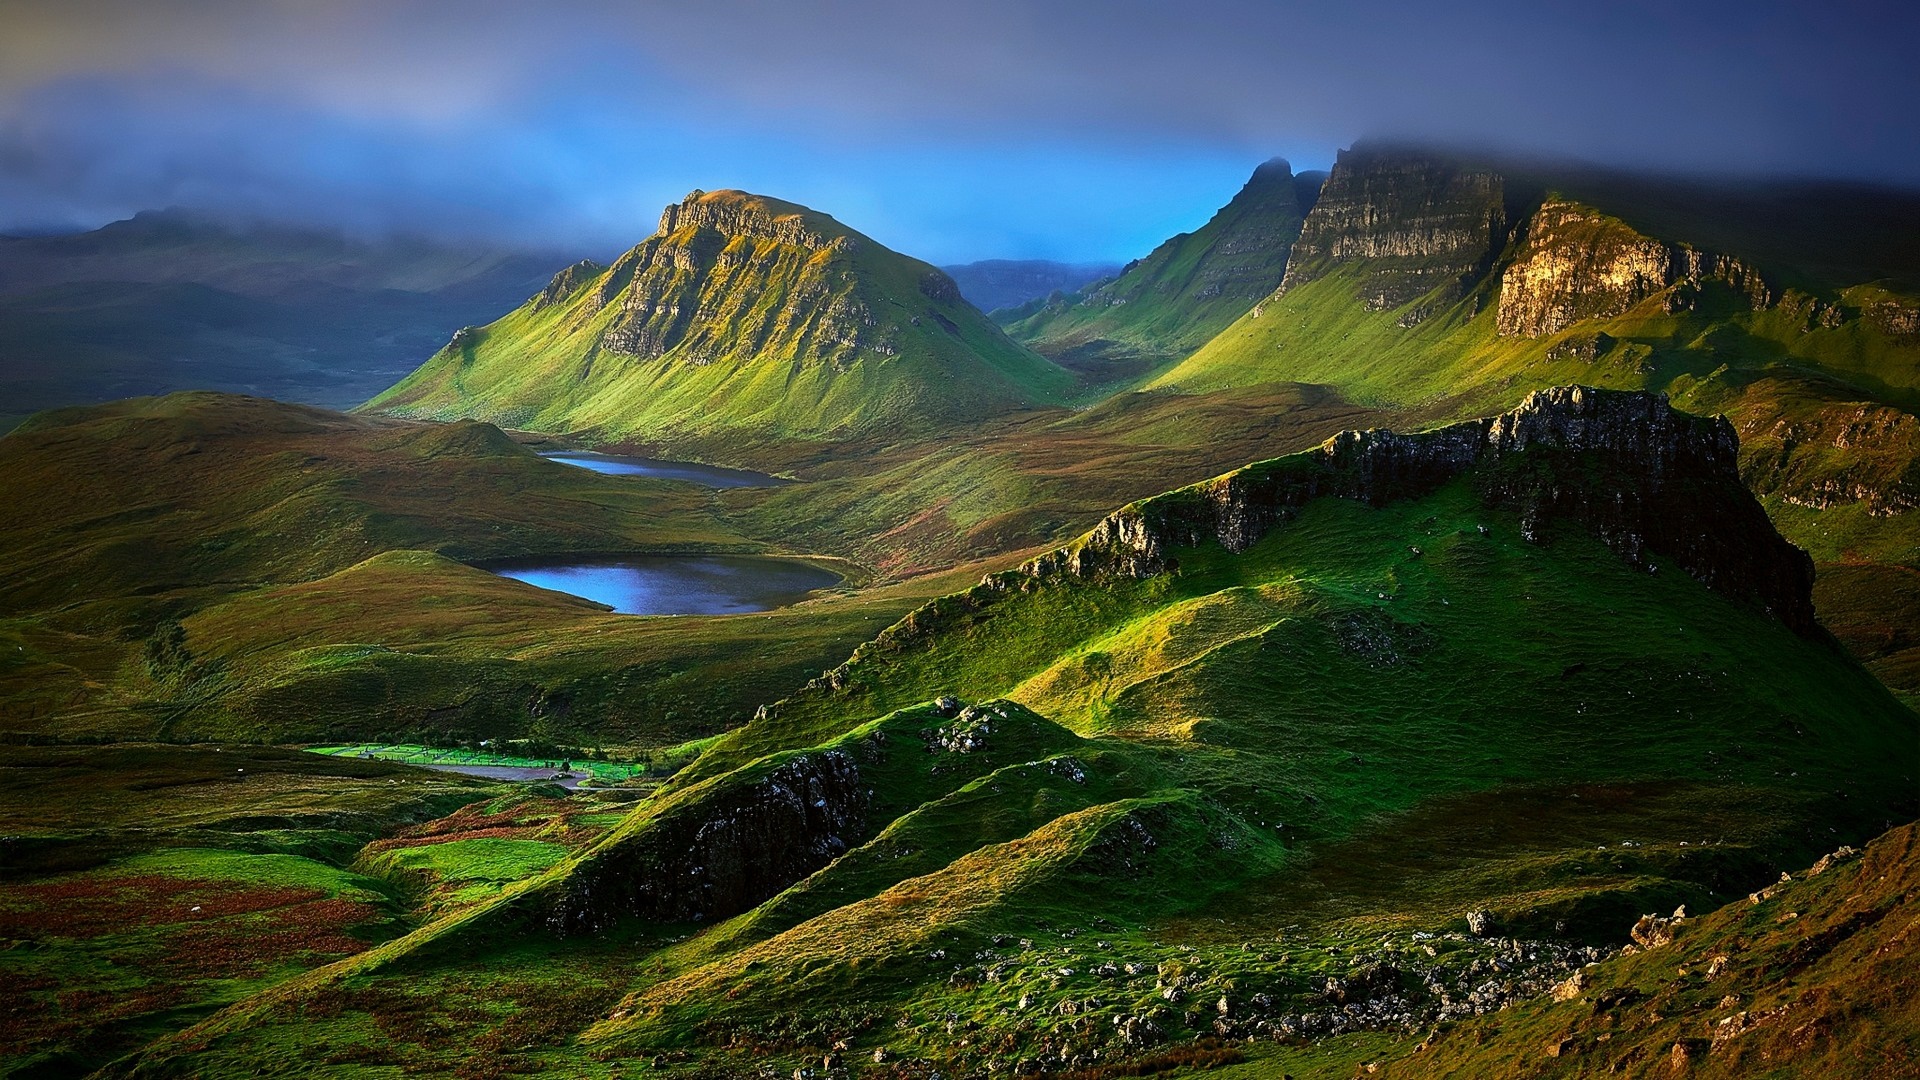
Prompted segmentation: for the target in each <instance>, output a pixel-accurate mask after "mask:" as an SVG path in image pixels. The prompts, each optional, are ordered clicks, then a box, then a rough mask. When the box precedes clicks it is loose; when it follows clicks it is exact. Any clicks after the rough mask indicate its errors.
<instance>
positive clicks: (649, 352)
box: [368, 191, 1072, 443]
mask: <svg viewBox="0 0 1920 1080" xmlns="http://www.w3.org/2000/svg"><path fill="white" fill-rule="evenodd" d="M1071 383H1072V378H1071V376H1069V375H1068V374H1067V373H1066V372H1065V371H1063V370H1061V369H1060V368H1057V367H1055V366H1054V365H1053V364H1051V363H1049V362H1047V361H1046V360H1044V359H1042V358H1041V357H1039V356H1037V355H1035V354H1033V353H1031V352H1028V351H1027V350H1025V349H1023V348H1021V347H1020V346H1018V345H1015V344H1014V343H1013V342H1011V341H1009V340H1008V339H1007V338H1006V336H1005V335H1004V334H1002V333H1001V332H1000V331H999V329H998V328H997V327H995V326H994V325H993V324H992V323H991V322H989V321H988V320H987V319H986V317H985V316H983V315H981V314H980V313H979V311H977V310H976V309H975V308H974V307H973V306H972V305H970V304H968V303H967V302H966V301H965V300H964V299H962V298H961V296H960V293H959V290H958V289H957V288H956V287H955V285H954V283H953V281H952V279H951V278H949V277H947V275H946V274H944V273H942V272H941V271H939V270H936V269H934V268H933V267H931V266H928V265H927V264H925V263H922V262H919V261H918V260H915V259H910V258H907V257H906V256H903V255H899V254H897V253H895V252H892V251H889V250H887V249H886V248H884V247H881V246H880V245H879V244H877V243H875V242H874V241H872V240H870V239H868V238H867V237H864V236H861V235H860V234H858V233H856V232H853V231H852V230H850V229H848V228H846V227H845V226H843V225H841V224H840V223H839V222H837V221H835V220H833V219H832V218H830V217H828V216H827V215H825V214H821V213H818V212H816V211H812V210H808V209H806V208H805V207H800V206H795V205H793V204H791V203H784V202H780V201H779V200H776V199H768V198H764V197H761V196H757V195H748V194H746V193H744V192H738V191H717V192H711V193H703V192H695V193H694V194H693V195H690V196H688V198H687V199H686V201H684V202H682V203H680V204H678V205H675V206H670V207H668V208H667V210H666V212H665V213H664V214H663V215H662V216H661V219H660V228H659V231H658V232H657V233H655V234H654V235H653V236H652V237H650V238H648V239H647V240H646V241H644V242H643V243H641V244H640V245H639V246H638V247H636V248H634V249H633V250H632V251H629V252H628V253H627V254H626V255H624V256H622V257H621V258H620V259H619V260H618V261H617V262H615V263H614V265H613V266H611V267H606V268H600V267H596V266H593V265H591V264H582V265H581V266H577V267H574V268H572V269H571V270H568V271H566V272H564V273H562V274H561V275H560V276H558V277H556V278H555V279H554V281H553V283H552V284H551V285H550V286H549V287H548V289H547V290H546V291H545V292H544V293H542V294H541V295H540V296H538V297H536V298H535V299H533V300H532V301H530V302H528V303H527V304H526V305H525V306H523V307H521V308H520V309H519V310H517V311H514V312H513V313H511V314H509V315H507V316H506V317H504V318H502V319H500V320H499V321H497V322H495V323H493V324H491V325H489V326H485V327H481V328H478V329H472V330H466V331H462V332H461V333H460V334H457V335H455V337H454V340H453V341H452V343H450V344H449V345H448V346H447V347H446V348H445V349H443V350H441V352H440V353H439V354H438V355H436V356H435V357H434V358H433V359H431V360H429V361H428V362H427V363H426V364H424V365H423V366H422V367H421V368H420V369H419V370H418V371H415V372H414V373H413V374H412V375H410V376H408V377H407V378H406V379H405V380H403V381H402V382H401V383H400V384H399V385H397V386H395V387H393V388H392V389H390V390H389V391H387V392H386V393H384V394H382V395H380V396H379V397H378V398H376V399H374V400H373V401H372V402H370V403H369V405H368V408H369V409H372V410H376V411H381V412H387V413H392V414H395V415H402V416H414V417H431V418H441V419H444V418H450V417H457V416H473V417H478V418H481V419H486V420H491V421H494V422H497V423H501V424H505V425H509V426H515V427H523V428H537V429H541V430H549V431H582V432H591V433H593V434H594V435H596V436H598V437H602V438H608V439H613V438H623V439H644V440H669V439H670V440H676V441H680V442H682V443H685V442H687V441H689V440H696V441H697V440H699V439H701V438H702V437H712V436H718V435H725V436H727V437H729V438H732V437H734V436H736V435H738V436H751V437H756V438H769V439H794V440H831V439H844V438H852V437H858V436H886V437H899V436H903V435H908V436H910V435H914V434H922V433H926V432H930V431H934V430H938V429H943V428H951V427H953V426H955V425H960V424H965V423H969V422H973V421H978V420H980V419H983V418H986V417H989V416H994V415H998V414H1002V413H1006V412H1009V411H1013V410H1018V409H1022V408H1029V407H1033V406H1035V405H1045V404H1050V403H1056V402H1058V401H1059V400H1060V397H1061V395H1062V394H1064V393H1066V392H1067V391H1068V389H1069V388H1070V386H1071Z"/></svg>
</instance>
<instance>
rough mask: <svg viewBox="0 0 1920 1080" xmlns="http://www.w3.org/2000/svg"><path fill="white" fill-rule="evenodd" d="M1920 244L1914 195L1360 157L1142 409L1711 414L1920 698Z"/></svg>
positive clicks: (1870, 651)
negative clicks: (1582, 388)
mask: <svg viewBox="0 0 1920 1080" xmlns="http://www.w3.org/2000/svg"><path fill="white" fill-rule="evenodd" d="M1914 231H1920V196H1915V195H1914V194H1912V193H1909V192H1902V191H1898V190H1890V189H1883V188H1874V187H1869V186H1862V185H1845V184H1835V183H1810V182H1809V183H1803V182H1788V181H1777V182H1761V181H1746V182H1735V181H1710V180H1702V179H1691V178H1681V177H1660V176H1647V175H1640V174H1634V173H1631V172H1625V171H1619V170H1608V169H1603V168H1599V167H1596V166H1591V165H1582V164H1567V163H1550V162H1549V163H1542V162H1536V161H1515V160H1509V159H1503V158H1500V157H1497V156H1492V155H1475V154H1470V153H1463V152H1459V151H1453V150H1444V149H1435V148H1431V147H1418V146H1406V145H1399V144H1391V143H1365V144H1360V145H1357V146H1355V147H1354V148H1353V149H1352V150H1349V151H1346V152H1344V153H1343V154H1342V155H1341V156H1340V159H1339V161H1338V162H1337V163H1336V164H1335V166H1334V169H1333V170H1332V172H1331V174H1330V175H1329V177H1328V179H1327V181H1326V183H1325V185H1324V187H1323V188H1322V191H1321V193H1320V197H1319V199H1318V201H1317V202H1316V203H1315V204H1314V205H1313V207H1312V209H1311V210H1310V211H1309V212H1308V213H1307V215H1306V219H1305V221H1304V223H1303V224H1302V226H1301V229H1300V233H1299V239H1298V241H1297V242H1296V243H1295V244H1294V245H1293V246H1292V249H1291V252H1290V255H1289V258H1288V262H1287V265H1286V267H1285V270H1284V273H1283V275H1282V276H1281V279H1280V280H1279V281H1278V282H1277V284H1276V286H1275V288H1274V289H1273V290H1272V291H1271V292H1270V293H1268V294H1267V295H1266V296H1263V297H1261V298H1259V299H1258V300H1256V301H1255V302H1253V303H1251V304H1248V305H1246V306H1245V308H1244V310H1243V311H1242V313H1241V314H1240V315H1239V316H1238V317H1237V318H1236V319H1234V320H1233V321H1232V322H1231V324H1230V325H1228V326H1226V327H1225V328H1224V329H1222V330H1221V331H1220V332H1219V333H1218V334H1215V335H1213V336H1211V337H1210V338H1209V339H1208V340H1207V341H1206V342H1204V343H1203V344H1202V345H1200V346H1199V347H1197V348H1195V349H1193V350H1191V352H1190V354H1188V355H1185V356H1184V357H1183V358H1182V359H1180V360H1179V362H1178V363H1176V364H1173V365H1172V366H1171V367H1168V368H1166V369H1164V370H1162V371H1160V372H1159V373H1158V374H1157V375H1155V376H1154V377H1153V378H1151V379H1149V380H1148V381H1147V382H1146V383H1144V384H1143V386H1142V388H1141V389H1142V390H1143V391H1144V393H1143V394H1142V395H1139V396H1142V397H1150V398H1154V399H1156V400H1158V399H1159V398H1161V397H1164V396H1165V395H1174V397H1175V399H1176V400H1181V401H1186V402H1188V403H1189V406H1188V407H1190V408H1193V407H1200V406H1203V405H1205V406H1210V407H1217V406H1218V404H1219V403H1221V402H1224V401H1233V400H1242V399H1246V398H1249V397H1252V396H1258V395H1263V394H1271V393H1275V392H1279V391H1282V390H1288V389H1292V388H1296V387H1298V386H1300V385H1302V384H1307V385H1312V386H1315V387H1317V388H1320V390H1321V392H1325V393H1332V394H1335V395H1338V396H1340V397H1342V398H1344V399H1345V400H1347V401H1349V402H1352V403H1354V404H1356V405H1359V406H1364V407H1367V408H1371V409H1375V410H1380V411H1382V412H1385V413H1395V412H1398V413H1401V414H1403V415H1409V416H1411V417H1413V418H1416V419H1425V420H1438V419H1449V418H1459V417H1465V416H1472V415H1476V414H1480V413H1484V412H1486V411H1488V410H1492V409H1499V408H1507V407H1511V406H1512V405H1513V404H1515V403H1516V402H1517V401H1519V400H1520V399H1521V398H1523V397H1524V396H1525V395H1526V394H1527V393H1528V392H1530V391H1531V390H1534V389H1537V388H1540V387H1543V386H1549V385H1553V384H1557V383H1565V382H1581V383H1588V384H1592V385H1599V386H1609V387H1616V388H1623V389H1637V388H1646V389H1653V390H1660V391H1664V392H1667V393H1669V394H1670V395H1672V397H1673V399H1674V400H1675V401H1676V402H1677V403H1680V404H1681V405H1683V406H1684V407H1686V408H1688V409H1690V410H1692V411H1695V412H1702V413H1711V412H1724V413H1726V414H1727V415H1728V416H1730V417H1731V418H1732V419H1733V421H1734V423H1735V425H1736V427H1737V428H1738V429H1739V431H1740V433H1741V436H1742V454H1743V459H1742V473H1743V475H1744V476H1745V478H1746V479H1747V482H1748V484H1749V485H1750V486H1751V487H1752V488H1753V490H1754V491H1755V492H1756V493H1758V494H1759V495H1760V496H1761V497H1762V499H1763V501H1764V502H1765V505H1766V506H1767V507H1768V510H1769V512H1770V514H1771V515H1772V516H1773V519H1774V521H1775V522H1776V524H1777V525H1778V526H1779V527H1780V528H1781V529H1782V530H1783V531H1784V532H1785V533H1786V534H1787V535H1788V536H1789V537H1790V538H1791V539H1793V540H1794V541H1795V542H1796V543H1799V544H1801V545H1802V546H1804V547H1806V548H1807V549H1808V550H1809V551H1811V552H1813V553H1814V555H1815V556H1816V558H1817V559H1818V560H1819V562H1820V564H1821V574H1820V586H1819V589H1820V596H1821V601H1820V602H1821V605H1822V609H1823V611H1826V612H1828V613H1830V616H1831V623H1832V625H1833V626H1834V628H1835V629H1836V632H1839V633H1841V634H1843V635H1844V636H1845V638H1846V640H1847V642H1848V644H1849V645H1850V646H1851V647H1853V648H1855V649H1856V650H1857V651H1858V653H1859V655H1861V656H1862V657H1863V658H1864V659H1867V660H1869V661H1870V662H1871V663H1872V664H1873V665H1874V669H1875V670H1876V671H1878V672H1880V673H1881V674H1882V675H1883V677H1886V678H1887V679H1888V680H1889V682H1890V684H1891V685H1894V686H1896V687H1899V688H1901V689H1902V690H1903V692H1905V693H1908V694H1916V693H1920V667H1917V666H1916V665H1917V664H1920V651H1916V646H1917V645H1920V643H1916V642H1915V641H1914V639H1913V638H1912V636H1911V635H1910V634H1907V633H1904V632H1903V631H1902V630H1901V627H1902V626H1904V625H1910V624H1911V623H1912V622H1913V621H1914V619H1915V618H1920V606H1915V604H1914V602H1913V601H1912V600H1911V598H1912V597H1914V596H1916V595H1920V594H1916V593H1915V584H1914V583H1915V582H1916V581H1920V514H1916V513H1915V512H1914V511H1915V509H1916V508H1920V415H1917V414H1916V410H1920V333H1916V328H1917V327H1920V253H1916V249H1914V247H1913V246H1912V245H1910V244H1902V243H1900V242H1898V240H1897V239H1895V238H1896V237H1898V236H1903V235H1907V234H1908V233H1911V232H1914ZM1195 325H1196V326H1197V325H1198V324H1195ZM1018 330H1019V328H1018V327H1016V332H1018ZM1177 331H1178V327H1175V328H1174V329H1173V330H1170V331H1166V332H1164V333H1163V335H1162V336H1161V338H1160V339H1159V340H1160V346H1159V347H1160V348H1161V349H1163V350H1173V349H1175V343H1176V342H1177V341H1181V340H1185V339H1182V338H1179V337H1178V336H1177ZM1040 347H1041V348H1042V349H1043V350H1044V349H1045V348H1046V347H1047V346H1045V345H1044V344H1042V345H1040ZM1163 404H1165V407H1168V408H1172V407H1174V406H1172V405H1171V404H1166V403H1163ZM1208 437H1209V438H1217V437H1219V433H1218V432H1217V431H1210V432H1209V434H1208ZM1899 598H1908V599H1906V600H1904V601H1903V600H1900V599H1899Z"/></svg>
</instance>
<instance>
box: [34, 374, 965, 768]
mask: <svg viewBox="0 0 1920 1080" xmlns="http://www.w3.org/2000/svg"><path fill="white" fill-rule="evenodd" d="M0 492H4V498H5V500H6V502H7V504H8V506H9V507H10V508H11V509H12V511H13V512H12V513H11V514H9V516H8V517H7V519H6V521H5V523H4V524H0V551H4V552H5V564H6V565H5V570H4V572H0V579H3V580H4V587H3V588H0V592H3V593H4V597H5V599H4V602H0V642H4V643H5V644H4V647H0V730H7V731H13V732H32V733H37V734H42V735H53V736H57V737H75V736H81V735H85V736H97V735H118V736H120V737H129V736H131V737H146V738H151V737H155V736H161V737H226V738H245V739H265V740H270V741H285V740H297V739H323V738H335V737H339V738H347V737H373V736H375V735H377V734H380V733H383V732H384V733H388V734H393V735H402V734H408V733H414V734H425V733H434V732H438V733H440V734H446V733H449V732H465V733H467V734H469V735H470V736H472V737H480V736H482V735H486V734H519V733H524V732H527V731H529V730H532V729H539V730H540V731H541V732H542V733H544V734H548V735H560V734H566V733H569V732H570V733H572V735H573V737H580V738H584V737H587V736H589V735H591V736H594V737H595V738H597V739H598V740H601V741H625V740H632V741H635V742H639V743H642V744H647V745H658V744H661V743H673V742H679V741H681V740H683V739H686V738H690V737H693V736H695V735H704V734H710V733H712V732H713V731H714V730H716V729H717V727H718V726H719V725H721V724H723V723H725V722H729V721H737V720H739V719H744V717H745V716H746V715H747V714H749V713H751V712H752V710H753V709H754V708H755V707H756V706H757V705H758V704H760V703H761V702H763V701H766V700H770V699H772V698H774V697H778V696H781V695H782V694H784V693H787V692H789V691H791V689H793V688H794V687H796V686H798V685H799V684H800V683H802V682H804V681H805V680H806V679H807V678H809V677H811V676H812V675H813V674H815V673H817V672H818V671H820V670H821V669H822V668H825V667H827V666H830V665H832V664H833V663H835V662H837V661H838V660H840V659H841V658H843V657H844V656H845V654H846V651H847V650H848V649H850V648H851V647H852V646H853V644H855V643H856V642H858V641H861V640H864V639H865V638H867V637H869V636H871V635H872V634H873V633H875V632H876V631H877V630H879V629H880V628H881V627H883V626H885V625H886V624H887V623H889V622H891V621H893V620H894V619H896V618H898V617H899V615H900V614H901V613H902V612H903V611H905V610H906V609H907V608H909V607H911V606H912V605H913V604H915V603H918V602H919V601H920V599H922V598H924V597H925V596H926V595H930V594H931V593H932V592H937V591H940V590H942V589H943V588H946V587H948V586H945V585H942V584H941V583H940V580H939V579H937V578H936V579H931V580H929V581H925V582H920V583H917V584H915V585H909V586H904V587H899V588H896V589H893V590H891V591H890V590H885V589H883V590H878V591H875V592H870V593H864V594H861V595H858V596H851V595H850V596H844V597H836V598H833V599H830V600H827V601H824V602H822V603H819V604H814V605H803V606H801V607H799V608H793V609H788V610H785V611H781V612H775V613H769V614H767V615H755V616H742V617H716V618H695V619H672V618H668V619H646V618H634V617H629V616H615V615H609V614H607V613H606V612H605V611H604V610H603V609H601V608H599V607H597V606H595V605H592V604H588V603H586V602H583V601H579V600H576V599H573V598H570V597H566V596H562V595H560V594H558V593H551V592H546V591H544V590H539V589H534V588H532V587H530V586H526V585H522V584H520V583H518V582H513V581H508V580H505V579H502V578H499V577H496V576H494V575H493V574H490V573H488V572H486V571H483V570H478V569H475V568H474V567H473V566H471V565H468V563H469V562H471V561H477V560H485V559H489V558H500V557H508V556H525V555H530V554H543V553H555V552H566V551H578V552H608V551H653V552H674V551H716V550H740V551H750V550H766V549H768V547H769V546H770V545H767V544H764V543H761V542H756V541H754V540H752V539H750V538H748V537H747V536H745V535H743V534H741V533H739V532H737V531H734V530H732V529H730V528H729V527H727V526H726V525H725V524H723V523H722V521H721V516H722V513H721V511H722V509H723V508H722V507H721V505H720V504H721V502H722V501H723V500H724V498H725V496H722V495H719V494H716V493H714V492H712V491H709V490H707V489H704V488H700V487H696V486H694V485H691V484H684V483H678V482H673V481H660V480H649V479H644V478H633V477H608V476H603V475H600V474H597V473H593V472H589V471H586V470H583V469H578V468H574V467H571V466H566V465H561V464H557V463H554V462H550V461H546V460H544V459H542V458H540V457H539V456H537V455H536V454H533V453H531V452H529V451H527V450H525V449H523V448H521V447H520V446H519V445H518V444H516V443H515V442H513V441H512V440H511V439H509V438H507V437H506V436H505V435H504V434H502V433H501V432H500V431H499V430H498V429H496V428H493V427H491V426H489V425H485V424H478V423H471V422H468V423H456V424H446V425H440V424H420V423H414V422H406V421H396V420H390V419H380V418H355V417H349V416H344V415H341V414H338V413H330V412H325V411H323V410H317V409H309V408H303V407H299V406H289V405H280V404H276V403H272V402H266V401H261V400H258V399H249V398H235V397H227V396H222V395H212V394H188V395H175V396H172V397H167V398H157V399H137V400H134V401H129V402H123V403H118V404H115V405H111V406H102V407H97V408H92V409H80V410H70V411H65V412H61V413H53V414H46V415H43V416H40V417H36V418H35V419H33V420H32V421H30V422H28V423H27V424H25V425H22V427H21V428H19V429H18V430H16V431H14V432H12V433H11V434H9V435H7V436H6V437H5V438H4V439H0ZM779 550H793V549H792V548H791V547H790V546H787V545H781V547H780V548H779ZM974 572H975V573H977V572H978V571H977V570H976V571H974Z"/></svg>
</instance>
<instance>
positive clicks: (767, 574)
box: [489, 555, 840, 615]
mask: <svg viewBox="0 0 1920 1080" xmlns="http://www.w3.org/2000/svg"><path fill="white" fill-rule="evenodd" d="M489 569H491V570H492V571H493V572H494V573H496V574H499V575H500V576H501V577H510V578H513V579H514V580H515V581H524V582H526V583H527V584H529V585H538V586H539V587H541V588H543V589H552V590H554V591H555V592H563V593H571V594H572V595H574V596H583V597H585V598H587V599H588V600H595V601H598V602H600V603H602V604H606V605H607V606H609V607H611V608H613V610H615V611H617V612H621V613H622V614H627V615H733V614H737V613H740V612H744V611H768V610H770V609H772V608H777V607H785V606H787V605H788V604H793V603H798V602H799V601H801V600H804V599H806V598H807V594H808V593H811V592H813V591H814V590H815V589H824V588H826V587H828V586H830V585H834V584H837V583H838V582H839V581H840V575H838V574H836V573H834V572H833V571H831V570H822V569H820V568H819V567H817V566H814V565H812V564H810V563H803V562H795V561H793V560H791V559H770V558H765V557H761V556H755V555H621V556H609V557H605V558H580V557H578V556H560V557H555V558H547V559H521V560H516V561H514V562H512V563H501V564H496V565H494V566H492V567H489Z"/></svg>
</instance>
